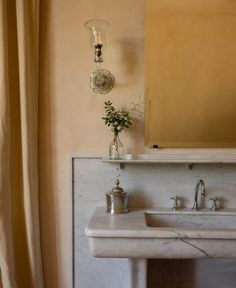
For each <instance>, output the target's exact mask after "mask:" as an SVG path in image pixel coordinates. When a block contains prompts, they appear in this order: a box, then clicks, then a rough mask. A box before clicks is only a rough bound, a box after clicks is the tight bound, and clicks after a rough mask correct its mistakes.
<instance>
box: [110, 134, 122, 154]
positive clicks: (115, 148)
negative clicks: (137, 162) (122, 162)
mask: <svg viewBox="0 0 236 288" xmlns="http://www.w3.org/2000/svg"><path fill="white" fill-rule="evenodd" d="M123 156H124V146H123V144H122V143H121V141H120V138H119V134H115V133H114V137H113V140H112V142H111V144H110V146H109V158H110V159H122V158H123Z"/></svg>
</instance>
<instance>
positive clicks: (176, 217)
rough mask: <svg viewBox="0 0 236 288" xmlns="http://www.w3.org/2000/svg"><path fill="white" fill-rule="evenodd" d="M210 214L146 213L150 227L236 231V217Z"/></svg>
mask: <svg viewBox="0 0 236 288" xmlns="http://www.w3.org/2000/svg"><path fill="white" fill-rule="evenodd" d="M220 213H222V212H219V213H212V212H211V213H209V212H205V213H204V212H203V213H198V212H193V213H192V212H190V211H189V212H185V213H184V212H182V213H181V212H180V213H178V212H177V213H168V214H163V213H160V212H156V213H155V212H150V213H145V217H146V223H147V226H149V227H157V228H168V227H171V228H177V229H181V228H182V229H194V230H201V229H207V230H209V229H211V230H212V229H218V230H225V229H236V215H229V214H228V215H227V214H224V213H222V215H221V214H220Z"/></svg>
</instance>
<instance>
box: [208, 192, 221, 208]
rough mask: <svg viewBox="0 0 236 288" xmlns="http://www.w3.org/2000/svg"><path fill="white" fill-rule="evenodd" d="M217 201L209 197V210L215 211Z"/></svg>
mask: <svg viewBox="0 0 236 288" xmlns="http://www.w3.org/2000/svg"><path fill="white" fill-rule="evenodd" d="M218 200H219V199H218V198H217V197H216V196H211V197H209V201H211V208H210V209H211V210H213V211H215V210H216V209H217V201H218Z"/></svg>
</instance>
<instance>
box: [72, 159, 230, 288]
mask: <svg viewBox="0 0 236 288" xmlns="http://www.w3.org/2000/svg"><path fill="white" fill-rule="evenodd" d="M73 166H74V169H73V178H74V185H73V193H74V229H75V230H74V244H75V245H74V248H75V249H74V260H75V284H76V285H75V288H87V287H91V288H93V287H99V288H109V287H111V285H112V287H115V288H116V287H117V288H120V287H122V288H126V287H129V286H128V285H129V275H128V265H127V260H126V259H96V258H93V257H92V256H91V255H90V252H89V249H88V241H87V238H86V236H85V235H84V228H85V226H86V225H87V223H88V221H89V218H90V217H91V215H92V213H93V211H94V209H95V208H96V207H104V206H105V205H106V202H105V193H106V192H107V191H109V190H110V189H111V188H112V187H113V186H114V180H115V178H116V177H119V178H120V181H121V187H123V188H124V190H125V191H127V192H129V203H130V206H133V207H142V208H146V207H158V206H159V207H170V206H171V205H172V203H171V201H170V197H171V196H173V195H178V196H180V197H182V199H183V202H182V203H183V205H184V206H186V207H191V206H192V204H193V198H194V197H193V195H194V188H195V184H196V182H197V180H198V179H200V178H202V179H204V181H205V183H206V194H207V199H206V201H205V202H204V203H202V205H203V206H206V207H207V206H208V197H209V196H212V195H216V196H217V197H219V198H220V199H221V200H220V203H221V206H223V207H225V208H233V207H236V197H235V195H236V177H235V176H236V166H235V165H194V166H193V169H192V170H186V169H185V168H184V165H182V164H176V165H167V164H127V165H124V167H123V168H122V169H120V165H119V164H110V163H103V162H102V161H101V159H99V158H75V159H74V165H73ZM168 261H170V260H168ZM168 261H162V262H160V261H159V262H158V261H155V260H152V262H151V265H149V268H150V269H149V272H150V279H149V287H150V288H153V287H157V286H155V285H157V284H158V285H161V286H160V287H165V286H163V285H167V286H166V287H171V286H170V280H169V279H167V276H166V274H165V271H169V277H170V275H172V277H173V278H172V279H173V281H174V282H172V283H181V282H180V279H179V277H178V274H179V273H182V274H181V276H182V277H183V278H182V280H183V279H188V281H189V283H191V284H189V286H183V287H186V288H187V287H188V288H193V287H196V288H200V287H209V288H210V287H214V288H222V287H224V288H226V287H227V288H233V287H235V286H236V279H235V265H236V261H234V260H215V259H213V260H207V259H204V260H198V261H192V260H191V261H189V262H186V261H185V262H181V261H179V262H178V261H177V262H176V260H175V261H174V262H173V263H172V264H171V262H168ZM159 265H161V267H162V269H159V268H158V267H159ZM168 267H170V268H168ZM183 267H190V268H189V269H184V268H183ZM158 271H161V273H160V275H158ZM186 271H187V272H186ZM214 271H217V275H218V277H214ZM203 272H204V273H203ZM208 272H209V273H208ZM208 280H209V281H208ZM168 281H169V282H168ZM183 281H185V280H183ZM168 285H169V286H168ZM176 285H177V284H176ZM178 285H180V284H178ZM173 287H175V286H173ZM176 287H181V286H176Z"/></svg>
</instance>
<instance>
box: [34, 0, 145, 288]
mask: <svg viewBox="0 0 236 288" xmlns="http://www.w3.org/2000/svg"><path fill="white" fill-rule="evenodd" d="M91 18H101V19H106V20H108V21H109V22H110V23H111V29H110V31H109V32H108V34H107V43H108V45H107V48H106V50H105V52H104V60H105V62H104V67H106V68H108V69H110V70H111V71H112V73H113V74H114V75H115V78H116V85H115V88H114V89H113V90H112V91H111V93H109V94H108V95H105V96H104V95H98V94H94V93H93V91H92V90H91V89H90V87H89V75H90V73H91V71H93V70H94V68H95V66H94V63H93V61H92V59H93V52H92V50H91V48H90V46H89V35H88V32H87V31H86V30H85V28H84V27H83V24H84V22H85V21H86V20H88V19H91ZM40 40H41V44H40V45H41V46H40V57H41V58H40V73H41V79H40V99H39V110H40V127H39V128H40V143H39V144H40V152H39V158H40V179H39V180H40V207H41V229H42V246H43V258H44V272H45V279H46V287H49V288H62V287H63V288H69V287H70V285H71V283H70V276H71V250H70V249H71V200H72V199H71V183H70V176H71V174H70V172H71V171H70V168H71V167H70V159H71V157H72V155H75V154H79V153H80V154H106V153H107V149H108V145H109V143H110V141H111V138H112V134H111V132H110V130H109V129H108V128H107V127H105V125H104V123H103V121H102V120H101V117H102V116H103V103H104V101H106V100H111V101H113V102H114V104H116V105H126V106H129V105H130V103H131V102H136V103H139V101H141V102H142V101H143V98H144V75H143V74H144V73H143V68H144V0H129V1H125V0H119V1H111V0H100V1H94V0H80V1H78V0H67V1H65V0H42V1H41V30H40ZM140 99H141V100H140ZM142 122H143V120H142V118H139V119H138V121H136V123H135V125H134V127H133V128H132V129H130V131H128V132H126V133H124V134H123V135H122V142H123V143H124V145H125V147H126V152H129V153H143V152H147V151H145V148H144V137H143V123H142Z"/></svg>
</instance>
